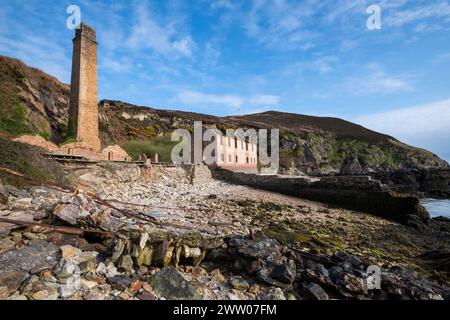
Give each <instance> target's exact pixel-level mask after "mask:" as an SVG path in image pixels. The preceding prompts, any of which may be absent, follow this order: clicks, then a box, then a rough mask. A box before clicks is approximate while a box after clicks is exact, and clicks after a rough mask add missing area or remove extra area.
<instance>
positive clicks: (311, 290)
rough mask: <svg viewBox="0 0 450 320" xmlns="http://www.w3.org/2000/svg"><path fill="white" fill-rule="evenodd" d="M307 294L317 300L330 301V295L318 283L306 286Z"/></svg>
mask: <svg viewBox="0 0 450 320" xmlns="http://www.w3.org/2000/svg"><path fill="white" fill-rule="evenodd" d="M304 288H305V290H306V292H307V294H308V295H309V296H310V297H311V298H313V299H315V300H329V296H328V294H327V293H326V292H325V290H323V289H322V287H321V286H319V285H318V284H317V283H310V284H308V285H305V286H304Z"/></svg>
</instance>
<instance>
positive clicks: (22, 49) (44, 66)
mask: <svg viewBox="0 0 450 320" xmlns="http://www.w3.org/2000/svg"><path fill="white" fill-rule="evenodd" d="M0 52H1V53H3V54H5V55H8V56H12V57H15V58H17V59H19V60H21V61H23V62H24V63H26V64H28V65H30V66H33V67H36V68H39V69H41V70H42V71H44V72H46V73H48V74H50V75H52V76H55V77H56V78H58V79H59V80H60V81H62V82H65V83H69V81H70V66H71V63H70V59H69V57H67V56H66V54H65V53H66V51H65V50H64V48H63V47H61V46H60V45H58V44H57V43H56V42H52V41H49V40H48V39H47V38H44V37H40V36H35V35H32V34H29V33H26V32H23V33H22V34H21V37H20V39H16V38H14V39H13V38H12V37H7V36H1V35H0ZM50 52H51V54H49V53H50Z"/></svg>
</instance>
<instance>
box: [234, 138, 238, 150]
mask: <svg viewBox="0 0 450 320" xmlns="http://www.w3.org/2000/svg"><path fill="white" fill-rule="evenodd" d="M234 147H235V148H236V149H237V148H238V146H237V138H234Z"/></svg>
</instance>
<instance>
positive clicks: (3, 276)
mask: <svg viewBox="0 0 450 320" xmlns="http://www.w3.org/2000/svg"><path fill="white" fill-rule="evenodd" d="M28 277H29V274H28V273H26V272H24V271H9V272H1V273H0V287H6V288H7V289H8V290H9V293H13V292H15V291H16V290H17V289H19V288H20V286H21V285H22V283H23V282H24V281H25V280H26V279H27V278H28Z"/></svg>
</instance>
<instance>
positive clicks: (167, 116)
mask: <svg viewBox="0 0 450 320" xmlns="http://www.w3.org/2000/svg"><path fill="white" fill-rule="evenodd" d="M69 92H70V87H69V86H68V85H66V84H62V83H60V82H59V81H58V80H56V79H55V78H53V77H51V76H49V75H47V74H45V73H44V72H42V71H40V70H37V69H33V68H30V67H28V66H26V65H25V64H23V63H21V62H20V61H18V60H15V59H11V58H8V57H4V56H0V103H1V109H0V130H2V131H6V132H8V133H9V134H13V135H18V134H23V133H35V134H40V135H42V136H44V137H46V138H48V139H51V140H53V141H55V142H62V141H64V139H65V138H66V135H67V115H68V105H69ZM194 120H197V121H203V123H204V124H205V125H206V126H217V127H218V128H219V129H221V130H224V129H226V128H238V127H243V128H249V127H252V128H278V129H280V135H281V136H280V144H281V145H280V162H281V166H282V170H283V172H285V173H291V174H297V173H307V174H329V173H338V172H340V171H342V172H343V173H348V174H352V173H365V172H380V171H381V172H383V171H393V170H396V169H404V168H407V169H424V168H435V167H448V164H447V163H446V162H445V161H443V160H441V159H439V157H437V156H436V155H433V154H432V153H430V152H428V151H425V150H422V149H417V148H414V147H411V146H407V145H405V144H403V143H401V142H399V141H397V140H396V139H394V138H392V137H389V136H387V135H384V134H381V133H377V132H374V131H371V130H368V129H366V128H364V127H362V126H359V125H356V124H353V123H351V122H348V121H344V120H341V119H336V118H322V117H313V116H305V115H298V114H291V113H282V112H273V111H271V112H265V113H260V114H253V115H245V116H231V117H215V116H210V115H204V114H198V113H192V112H181V111H169V110H158V109H152V108H147V107H140V106H134V105H131V104H127V103H124V102H119V101H109V100H104V101H102V102H101V103H100V130H101V133H100V135H101V140H102V143H103V144H110V143H118V144H121V145H126V144H127V143H128V142H129V141H137V142H139V141H144V142H145V141H149V140H150V141H153V140H154V139H155V137H157V136H159V135H168V134H170V133H171V132H172V131H173V130H174V129H178V128H186V129H189V128H192V121H194ZM158 139H160V140H161V139H162V138H158ZM134 145H135V146H136V143H135V144H134ZM168 146H170V144H168Z"/></svg>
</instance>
